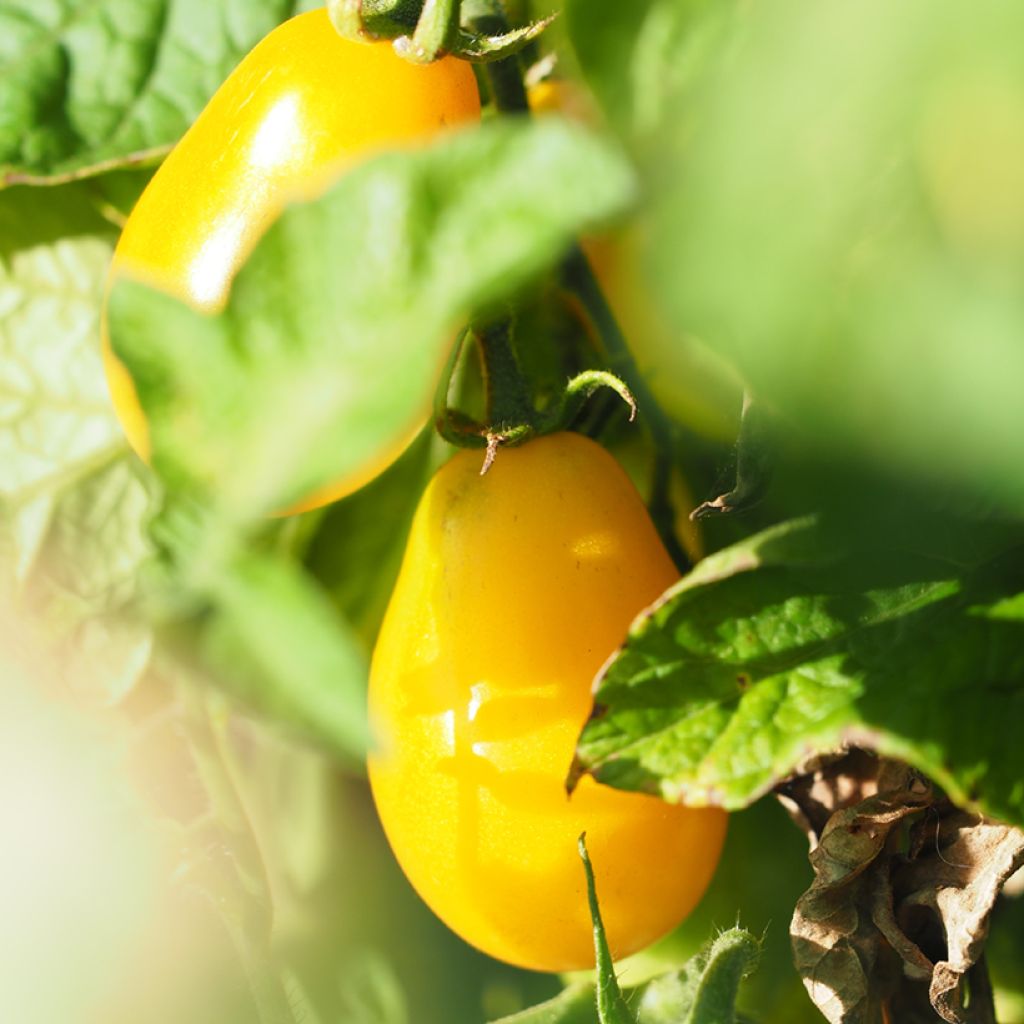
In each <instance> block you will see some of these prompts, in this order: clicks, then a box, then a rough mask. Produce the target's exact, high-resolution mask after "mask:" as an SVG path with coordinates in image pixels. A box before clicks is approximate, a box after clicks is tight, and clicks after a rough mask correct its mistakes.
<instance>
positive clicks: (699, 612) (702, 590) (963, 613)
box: [578, 520, 1024, 822]
mask: <svg viewBox="0 0 1024 1024" xmlns="http://www.w3.org/2000/svg"><path fill="white" fill-rule="evenodd" d="M1022 580H1024V558H1022V557H1021V554H1020V553H1019V552H1017V553H1013V554H1011V555H1007V556H1003V557H1002V558H999V559H997V560H996V561H995V562H992V563H990V564H988V565H985V566H983V567H980V568H978V569H969V568H964V567H963V566H962V565H954V564H951V563H950V562H948V561H943V560H941V559H938V558H934V557H928V556H925V555H915V554H908V553H906V552H902V551H898V550H895V549H888V550H887V549H884V548H873V549H872V548H867V549H851V548H850V546H849V545H848V544H844V542H843V541H842V539H841V538H839V537H838V536H836V535H835V534H832V533H830V532H829V531H828V530H827V529H826V528H824V527H818V526H816V525H815V524H814V523H813V522H811V521H807V520H804V521H799V522H796V523H792V524H787V525H786V526H783V527H780V528H776V529H774V530H770V531H767V532H766V533H763V534H760V535H758V536H756V537H753V538H751V539H750V540H749V541H746V542H743V543H742V544H739V545H737V546H735V547H733V548H730V549H726V550H725V551H723V552H720V553H719V554H717V555H714V556H712V557H710V558H708V559H706V560H705V561H704V562H702V563H700V564H699V565H698V566H697V568H696V569H695V570H694V571H693V572H692V573H691V574H690V575H689V576H687V577H685V578H684V579H683V580H682V581H680V583H679V584H677V585H676V586H675V587H673V588H672V589H671V590H670V591H668V593H667V594H666V595H665V596H664V597H663V599H662V600H661V601H660V602H659V603H657V604H656V605H654V606H653V607H652V608H651V609H650V610H649V611H648V612H647V613H645V614H644V615H643V616H642V617H641V618H640V619H638V620H637V622H636V623H634V626H633V628H632V629H631V631H630V635H629V638H628V640H627V643H626V646H625V647H624V648H623V649H622V650H621V651H620V652H619V654H618V656H617V657H616V658H615V659H614V660H613V661H612V662H611V663H610V664H609V665H608V667H607V668H606V670H605V671H604V673H603V674H602V677H601V679H600V681H599V687H598V690H597V695H596V709H595V713H594V716H593V717H592V719H591V721H590V722H589V723H588V725H587V726H586V728H585V729H584V732H583V735H582V737H581V740H580V746H579V751H578V753H579V767H581V768H584V769H586V770H589V771H592V772H593V774H595V775H596V777H597V778H598V779H599V780H600V781H602V782H606V783H609V784H612V785H617V786H620V787H623V788H627V789H641V790H650V791H655V792H660V793H661V794H662V795H663V796H665V797H666V798H668V799H670V800H679V799H686V800H688V801H690V802H696V803H701V802H712V803H718V804H721V805H723V806H725V807H727V808H737V807H742V806H745V805H746V804H748V803H750V802H751V801H752V800H754V799H755V798H756V797H757V796H758V795H760V794H761V793H764V792H765V791H766V790H768V789H769V788H770V787H771V786H773V785H774V784H775V782H777V781H778V780H779V779H780V778H781V777H783V776H785V775H786V774H788V773H789V772H791V771H793V770H794V769H795V768H796V767H797V765H798V764H800V763H801V762H802V761H803V760H804V759H805V758H806V757H807V756H809V755H811V754H813V753H815V752H816V751H827V750H833V749H836V748H839V747H841V746H843V745H844V744H846V743H855V744H858V745H863V746H868V747H872V748H874V749H876V750H878V751H879V752H881V753H883V754H886V755H889V756H893V757H897V758H901V759H904V760H906V761H909V762H910V763H911V764H913V765H915V766H916V767H917V768H919V769H920V770H921V771H922V772H924V773H925V774H927V775H929V776H931V777H932V778H933V779H935V781H936V782H938V784H939V785H941V786H942V787H943V788H944V789H945V790H946V791H947V792H948V793H949V795H950V797H951V798H952V799H953V800H954V801H956V802H958V803H960V804H962V805H965V806H969V807H977V808H980V809H983V810H984V811H985V812H987V813H990V814H993V815H995V816H997V817H1000V818H1003V819H1005V820H1007V821H1011V822H1013V821H1017V822H1019V821H1021V820H1024V787H1022V786H1021V785H1020V783H1019V779H1020V777H1021V775H1022V774H1024V753H1015V751H1019V750H1020V746H1019V744H1017V743H1016V742H1015V739H1014V737H1015V733H1014V732H1013V730H1014V728H1015V725H1013V724H1011V723H1016V722H1017V721H1019V715H1020V714H1021V712H1022V711H1024V588H1022V586H1021V584H1022Z"/></svg>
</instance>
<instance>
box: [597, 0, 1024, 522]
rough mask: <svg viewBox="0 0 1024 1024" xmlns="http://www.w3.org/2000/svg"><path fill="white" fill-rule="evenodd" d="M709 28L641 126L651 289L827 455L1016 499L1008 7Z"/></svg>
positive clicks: (1013, 76) (874, 5)
mask: <svg viewBox="0 0 1024 1024" xmlns="http://www.w3.org/2000/svg"><path fill="white" fill-rule="evenodd" d="M666 5H667V6H671V7H674V8H676V9H677V10H678V11H680V12H689V11H690V10H691V8H692V7H693V5H692V4H689V3H687V2H686V0H666ZM580 6H581V7H590V5H589V4H587V3H582V4H581V5H580ZM712 6H717V5H712ZM587 17H588V18H590V19H591V20H594V21H596V20H599V18H600V15H599V14H597V12H595V11H593V10H590V11H589V12H588V15H587ZM700 24H703V21H701V23H700ZM731 26H732V27H731V29H730V31H729V32H728V33H726V34H724V35H723V36H722V37H721V38H720V39H719V41H718V43H717V53H716V54H714V55H713V57H712V59H710V60H709V61H708V62H707V64H706V67H705V68H704V70H703V71H702V72H701V73H700V74H699V75H698V76H697V78H696V79H695V80H692V81H684V82H682V83H681V85H680V87H679V89H678V90H677V95H676V97H675V99H674V100H670V101H668V102H666V103H663V104H662V105H661V107H660V116H659V117H658V118H657V130H656V131H655V132H653V133H648V136H647V138H649V139H653V140H654V142H653V143H652V146H653V150H652V152H651V153H650V154H648V159H647V162H648V164H649V166H650V168H651V176H650V180H651V183H652V185H653V186H654V189H653V192H654V196H655V198H654V199H653V201H652V204H651V207H650V209H649V211H648V213H649V218H650V223H651V225H652V227H653V231H654V235H655V239H654V242H653V244H652V250H651V260H650V268H651V277H650V287H651V289H652V294H654V295H656V296H657V299H658V300H659V301H660V302H661V303H662V304H663V306H664V308H665V309H666V311H667V312H668V313H669V314H670V315H671V316H672V317H673V318H674V322H675V324H676V326H677V328H679V329H683V330H691V331H695V332H696V333H697V334H699V335H700V336H701V337H703V338H705V339H706V340H707V341H708V342H709V343H711V344H713V345H714V346H715V347H716V348H717V349H718V351H720V352H721V353H723V354H724V355H726V356H727V357H729V358H731V359H733V360H734V361H735V363H736V365H737V366H738V368H739V369H740V371H741V372H742V373H743V375H744V377H745V378H746V379H747V380H748V381H749V383H750V385H751V386H752V388H753V389H754V390H755V392H756V393H758V394H759V395H761V396H762V397H764V398H765V399H767V400H768V401H769V402H770V403H772V404H773V405H775V406H776V407H778V408H779V409H781V410H782V411H783V412H784V414H785V415H786V416H787V417H789V419H790V420H791V421H792V423H793V424H794V425H795V426H796V427H797V428H799V429H800V430H801V432H802V433H803V435H804V436H805V437H806V438H807V439H808V440H809V442H810V443H812V444H814V445H815V446H817V449H818V450H819V451H820V452H822V453H828V456H829V457H830V458H831V459H833V460H835V459H841V458H844V457H845V458H848V459H850V460H851V461H852V460H857V461H862V462H865V461H866V462H871V463H874V464H876V465H878V466H879V467H882V468H884V469H886V470H887V471H889V472H893V473H903V474H909V475H911V476H912V477H913V478H916V479H919V480H929V481H935V480H938V481H950V482H953V483H955V484H956V485H958V486H959V487H961V488H962V489H964V490H966V491H968V492H973V493H975V494H982V495H988V494H998V495H1000V497H1001V499H1002V500H1003V501H1004V502H1005V503H1006V505H1007V507H1009V508H1012V509H1015V510H1020V509H1021V508H1024V472H1022V471H1021V466H1022V465H1024V403H1022V402H1021V401H1020V399H1019V393H1018V392H1019V388H1018V383H1017V382H1018V381H1019V380H1021V379H1022V378H1024V349H1022V347H1021V345H1020V344H1019V339H1020V337H1021V335H1022V332H1024V288H1022V286H1021V282H1020V275H1019V274H1018V273H1017V269H1018V268H1019V266H1020V264H1021V261H1022V259H1024V200H1022V198H1021V190H1020V188H1019V187H1018V182H1019V180H1020V178H1021V176H1022V173H1024V118H1022V116H1021V110H1022V109H1024V54H1022V52H1021V50H1020V48H1019V47H1017V46H1016V40H1017V39H1018V38H1020V37H1021V34H1022V33H1024V8H1022V7H1021V6H1020V5H1017V4H1004V3H1001V2H999V0H980V2H978V3H975V4H972V5H971V7H970V10H967V9H966V8H964V7H961V6H957V5H945V6H942V7H941V8H937V7H936V6H935V5H934V4H932V3H929V2H928V0H908V2H907V3H900V4H899V5H898V6H895V7H894V6H893V5H892V4H890V3H887V2H885V0H867V2H864V3H857V4H852V5H851V4H847V3H845V2H843V0H825V2H822V3H806V2H803V0H784V2H782V3H777V4H771V5H761V4H753V5H750V4H748V5H742V8H741V9H740V12H739V13H738V14H737V16H736V17H734V18H733V19H732V22H731ZM696 30H697V31H699V30H700V26H699V25H698V27H697V29H696ZM687 38H689V35H688V36H687ZM678 52H680V53H681V52H682V51H678ZM615 56H616V59H617V61H618V65H617V66H619V68H620V71H621V68H622V67H627V68H634V67H636V66H640V65H642V63H643V60H642V51H641V49H640V45H639V43H638V44H637V45H636V46H635V47H634V48H633V50H632V51H629V52H621V51H620V52H618V53H617V54H616V55H615Z"/></svg>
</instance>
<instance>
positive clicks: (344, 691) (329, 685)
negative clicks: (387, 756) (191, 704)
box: [201, 553, 367, 763]
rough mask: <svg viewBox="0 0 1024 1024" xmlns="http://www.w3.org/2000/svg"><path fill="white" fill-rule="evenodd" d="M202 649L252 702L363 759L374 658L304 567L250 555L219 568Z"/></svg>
mask: <svg viewBox="0 0 1024 1024" xmlns="http://www.w3.org/2000/svg"><path fill="white" fill-rule="evenodd" d="M205 593H206V596H208V597H209V598H210V600H211V601H212V602H213V609H212V611H211V612H210V617H209V621H207V622H206V623H205V624H204V627H203V632H202V640H201V643H202V648H203V651H204V654H205V657H206V659H207V661H208V663H209V665H210V666H211V667H212V668H213V669H214V671H215V673H216V677H217V680H218V682H219V683H220V684H221V685H223V686H224V687H226V688H227V689H228V690H229V691H232V692H234V693H236V694H237V695H238V696H239V697H240V698H241V699H242V700H244V701H245V703H247V704H249V705H250V706H252V707H254V708H256V709H257V710H259V711H261V712H263V713H264V714H267V715H269V716H270V717H271V718H274V719H276V720H277V721H280V722H284V723H292V724H294V725H296V726H298V727H299V728H301V729H303V730H304V731H307V732H312V733H313V734H314V735H317V736H319V737H320V738H321V739H322V740H323V741H324V742H326V743H328V744H329V745H330V746H331V747H332V748H333V749H334V750H336V751H338V752H339V753H341V754H343V755H345V756H346V757H348V758H349V759H350V760H352V761H354V762H356V763H361V762H362V759H363V757H364V756H365V753H366V745H367V727H366V717H365V695H364V687H365V680H366V663H365V661H364V660H363V652H362V649H361V647H360V645H359V643H358V641H357V640H356V639H355V638H354V637H353V636H352V635H351V634H350V632H349V630H348V627H347V625H346V624H345V622H344V621H343V620H342V619H341V618H340V617H339V616H338V615H337V614H336V613H335V612H334V610H333V609H332V608H331V606H330V604H329V602H328V601H327V600H326V598H325V596H324V594H323V593H322V592H321V591H320V590H319V589H318V588H317V587H316V585H315V584H314V583H313V582H312V580H310V579H309V578H308V576H306V575H305V574H304V573H303V572H302V571H301V570H300V569H299V568H298V567H297V566H295V565H293V564H291V563H289V562H286V561H284V560H281V559H274V558H271V557H267V556H262V555H258V554H255V553H248V554H244V555H239V556H238V557H237V558H235V559H234V560H233V561H232V562H231V563H229V564H228V565H227V566H224V567H222V568H221V569H220V570H219V571H217V572H214V573H213V574H211V577H210V579H209V583H208V589H207V590H206V591H205Z"/></svg>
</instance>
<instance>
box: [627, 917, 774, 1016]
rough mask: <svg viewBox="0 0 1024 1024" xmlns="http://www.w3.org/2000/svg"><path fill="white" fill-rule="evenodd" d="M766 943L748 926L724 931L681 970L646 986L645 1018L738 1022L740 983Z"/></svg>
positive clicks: (640, 1011)
mask: <svg viewBox="0 0 1024 1024" xmlns="http://www.w3.org/2000/svg"><path fill="white" fill-rule="evenodd" d="M760 948H761V944H760V943H759V942H758V940H757V939H755V938H754V936H753V935H751V934H750V932H747V931H744V930H743V929H742V928H730V929H729V930H728V931H725V932H722V934H721V935H719V936H718V937H717V938H716V939H715V940H714V941H713V942H712V943H711V944H710V945H709V946H708V947H706V948H705V949H704V950H702V951H701V952H700V953H698V954H697V955H696V956H695V957H694V958H693V959H692V960H690V961H689V963H687V964H686V966H685V967H683V969H682V970H681V971H679V972H678V973H673V974H665V975H662V976H661V977H659V978H655V979H654V980H653V981H651V982H650V983H649V984H648V985H647V986H645V988H644V990H643V994H642V995H641V997H640V1000H639V1002H638V1003H637V1014H638V1016H637V1019H638V1021H639V1024H734V1022H735V1021H736V997H737V995H738V994H739V988H740V983H741V982H742V981H743V979H744V978H745V977H746V976H747V975H748V974H751V973H752V972H753V971H754V970H755V969H756V968H757V962H758V957H759V955H760Z"/></svg>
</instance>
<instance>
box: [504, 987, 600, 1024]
mask: <svg viewBox="0 0 1024 1024" xmlns="http://www.w3.org/2000/svg"><path fill="white" fill-rule="evenodd" d="M594 1000H595V994H594V986H593V985H591V984H576V985H570V986H569V987H568V988H566V989H563V990H562V991H561V992H559V994H558V995H557V996H555V998H554V999H549V1000H547V1002H544V1003H540V1004H538V1005H537V1006H531V1007H530V1008H529V1009H528V1010H523V1011H522V1012H520V1013H514V1014H512V1016H511V1017H502V1018H501V1020H496V1021H493V1022H492V1024H594V1022H595V1021H596V1020H597V1010H596V1009H595V1002H594Z"/></svg>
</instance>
